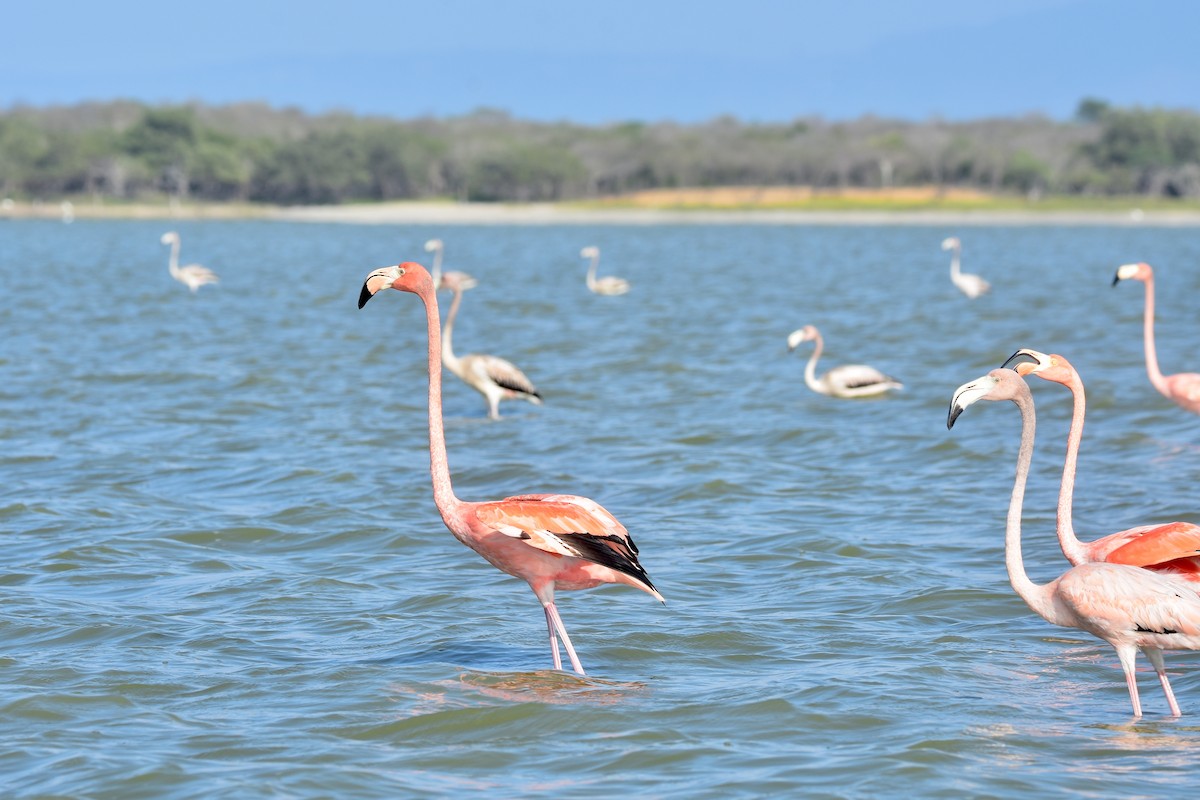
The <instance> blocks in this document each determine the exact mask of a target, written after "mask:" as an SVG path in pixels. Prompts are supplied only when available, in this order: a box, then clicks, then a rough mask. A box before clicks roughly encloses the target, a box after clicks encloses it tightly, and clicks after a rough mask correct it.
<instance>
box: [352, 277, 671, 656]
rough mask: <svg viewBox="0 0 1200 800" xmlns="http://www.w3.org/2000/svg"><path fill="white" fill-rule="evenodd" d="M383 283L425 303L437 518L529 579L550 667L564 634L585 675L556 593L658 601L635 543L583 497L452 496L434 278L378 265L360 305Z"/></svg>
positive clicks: (569, 652) (469, 544)
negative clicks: (594, 592)
mask: <svg viewBox="0 0 1200 800" xmlns="http://www.w3.org/2000/svg"><path fill="white" fill-rule="evenodd" d="M388 287H391V288H393V289H399V290H400V291H403V292H412V293H413V294H415V295H417V296H418V297H420V298H421V301H422V302H423V303H424V304H425V325H426V331H427V334H428V342H429V353H428V360H429V471H430V473H431V475H432V477H433V501H434V503H435V504H436V505H437V508H438V511H439V512H440V513H441V515H442V521H443V522H444V523H446V527H447V528H449V529H450V533H452V534H454V538H456V539H458V540H459V541H460V542H462V543H463V544H465V545H466V546H467V547H470V548H471V549H472V550H474V551H475V552H476V553H479V555H481V556H483V557H484V559H486V560H487V561H488V562H489V563H490V564H491V565H492V566H494V567H496V568H497V569H499V570H501V571H503V572H507V573H508V574H509V575H512V576H514V577H517V578H520V579H521V580H523V581H526V582H527V583H528V584H529V588H531V589H532V590H533V593H534V594H535V595H536V596H537V599H538V601H539V602H541V604H542V608H543V609H544V611H545V614H546V628H547V629H548V630H549V632H550V651H551V654H552V655H553V658H554V668H555V669H562V659H561V657H560V656H559V649H558V640H559V639H562V643H563V646H564V647H565V648H566V650H567V656H568V657H569V658H570V660H571V666H572V667H573V668H574V669H575V671H576V672H577V673H579V674H580V675H584V674H586V673H584V671H583V666H582V664H580V662H579V657H578V656H577V655H576V654H575V648H574V647H572V645H571V639H570V637H568V636H567V629H566V627H565V626H564V625H563V621H562V618H561V617H560V616H559V613H558V609H557V608H556V607H555V605H554V591H555V589H556V588H557V589H562V590H564V591H572V590H575V589H590V588H592V587H593V586H599V585H600V584H602V583H624V584H626V585H628V586H633V587H635V588H637V589H641V590H642V591H644V592H647V593H648V594H651V595H653V596H654V597H655V598H657V599H658V600H660V601H663V596H662V595H661V594H659V593H658V590H657V589H655V588H654V585H653V584H652V583H650V577H649V576H648V575H647V574H646V571H645V570H644V569H642V566H641V564H639V563H638V549H637V545H635V544H634V543H633V538H632V537H631V536H630V535H629V532H628V531H626V530H625V526H624V525H622V524H621V523H620V522H617V520H616V518H615V517H613V515H612V514H610V513H609V512H608V511H606V510H605V509H604V508H602V507H601V506H600V504H599V503H597V502H595V501H594V500H589V499H588V498H586V497H576V496H574V495H567V494H525V495H516V496H514V497H507V498H505V499H503V500H497V501H493V502H484V503H470V502H465V501H463V500H459V499H458V498H457V497H455V496H454V489H453V487H452V486H451V484H450V465H449V462H448V461H447V458H446V436H445V430H444V428H443V424H442V355H441V342H440V337H439V333H440V327H441V326H440V323H439V320H438V307H437V298H436V297H435V295H434V288H433V280H432V278H431V277H430V275H429V273H428V272H426V271H425V268H424V267H422V266H421V265H420V264H417V263H414V262H411V261H409V262H405V263H403V264H398V265H396V266H393V267H384V268H383V269H377V270H375V271H374V272H372V273H371V274H370V275H368V276H367V280H366V283H364V284H363V288H362V292H361V293H360V294H359V297H358V307H359V308H362V307H363V306H364V305H366V303H367V301H368V300H370V299H371V298H372V297H373V296H374V295H375V294H376V293H377V292H379V291H380V290H382V289H386V288H388ZM663 602H665V601H663Z"/></svg>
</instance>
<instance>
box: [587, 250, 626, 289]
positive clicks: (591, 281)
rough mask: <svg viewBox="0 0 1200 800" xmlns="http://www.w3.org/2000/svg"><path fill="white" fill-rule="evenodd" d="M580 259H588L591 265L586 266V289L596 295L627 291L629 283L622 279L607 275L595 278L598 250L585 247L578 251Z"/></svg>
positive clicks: (598, 257) (598, 258) (598, 261)
mask: <svg viewBox="0 0 1200 800" xmlns="http://www.w3.org/2000/svg"><path fill="white" fill-rule="evenodd" d="M579 257H580V258H590V259H591V260H592V263H591V264H590V265H589V266H588V271H587V287H588V288H589V289H591V290H592V291H593V292H595V293H596V294H609V295H615V294H625V293H626V292H628V291H629V281H627V280H625V279H624V278H614V277H613V276H611V275H608V276H606V277H603V278H597V277H596V266H597V265H598V264H599V263H600V248H599V247H594V246H593V247H585V248H583V249H582V250H580V251H579Z"/></svg>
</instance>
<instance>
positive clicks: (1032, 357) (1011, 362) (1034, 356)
mask: <svg viewBox="0 0 1200 800" xmlns="http://www.w3.org/2000/svg"><path fill="white" fill-rule="evenodd" d="M1040 355H1041V353H1038V352H1037V351H1035V350H1026V349H1024V348H1022V349H1020V350H1018V351H1017V352H1015V353H1013V354H1012V355H1011V356H1009V357H1008V360H1007V361H1005V362H1004V363H1003V364H1001V365H1000V369H1011V370H1012V371H1013V372H1015V373H1017V374H1018V375H1027V374H1029V373H1030V372H1037V370H1038V369H1039V368H1041V367H1047V366H1049V363H1048V362H1045V361H1042V359H1040V358H1038V356H1040ZM1021 364H1036V365H1037V366H1036V367H1034V368H1033V369H1028V370H1025V371H1024V372H1022V371H1021V370H1020V369H1018V367H1019V366H1020V365H1021Z"/></svg>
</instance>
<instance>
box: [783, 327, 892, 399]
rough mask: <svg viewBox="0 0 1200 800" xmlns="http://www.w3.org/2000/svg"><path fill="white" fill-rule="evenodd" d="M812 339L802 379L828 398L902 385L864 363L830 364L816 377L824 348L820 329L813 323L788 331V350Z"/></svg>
mask: <svg viewBox="0 0 1200 800" xmlns="http://www.w3.org/2000/svg"><path fill="white" fill-rule="evenodd" d="M813 341H815V342H816V343H817V345H816V347H814V348H813V354H812V355H811V356H810V357H809V359H808V364H807V365H805V367H804V382H805V383H806V384H808V388H810V389H812V390H813V391H814V392H817V393H818V394H827V395H830V396H832V397H870V396H872V395H877V394H883V393H884V392H887V391H890V390H892V389H903V388H904V384H902V383H901V382H900V381H898V380H896V379H895V378H892V377H889V376H887V375H884V374H883V373H882V372H880V371H879V370H877V369H875V368H874V367H868V366H867V365H865V364H844V365H842V366H840V367H834V368H833V369H831V370H829V371H828V372H826V373H825V374H824V375H822V376H821V377H820V378H818V377H817V359H819V358H820V357H821V352H822V351H823V350H824V349H825V340H824V339H822V338H821V332H820V331H818V330H817V328H816V326H815V325H805V326H804V327H803V328H798V329H796V330H794V331H792V332H791V333H790V334H788V339H787V342H788V352H789V353H790V352H792V351H793V350H795V349H796V347H797V346H799V345H800V343H801V342H813Z"/></svg>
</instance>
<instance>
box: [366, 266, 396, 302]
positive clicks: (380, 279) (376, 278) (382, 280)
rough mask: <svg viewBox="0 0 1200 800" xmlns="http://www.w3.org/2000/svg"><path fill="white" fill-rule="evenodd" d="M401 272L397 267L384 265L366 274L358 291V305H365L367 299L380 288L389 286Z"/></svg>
mask: <svg viewBox="0 0 1200 800" xmlns="http://www.w3.org/2000/svg"><path fill="white" fill-rule="evenodd" d="M402 274H403V273H402V272H401V271H400V269H399V267H384V268H383V269H377V270H375V271H374V272H372V273H371V274H370V275H368V276H367V280H366V282H365V283H364V284H363V287H362V291H361V292H359V293H358V307H359V308H362V307H363V306H365V305H366V304H367V301H368V300H370V299H371V298H372V297H374V296H375V295H376V294H378V293H379V291H380V290H382V289H386V288H387V287H389V286H391V285H392V284H393V283H394V282H395V281H396V280H397V279H398V278H399V277H400V276H401V275H402Z"/></svg>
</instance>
